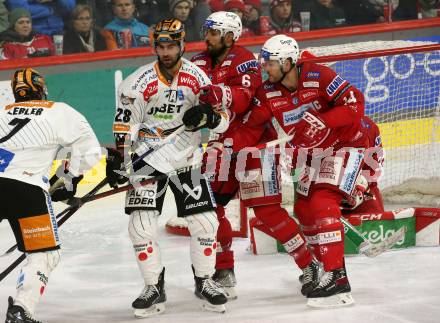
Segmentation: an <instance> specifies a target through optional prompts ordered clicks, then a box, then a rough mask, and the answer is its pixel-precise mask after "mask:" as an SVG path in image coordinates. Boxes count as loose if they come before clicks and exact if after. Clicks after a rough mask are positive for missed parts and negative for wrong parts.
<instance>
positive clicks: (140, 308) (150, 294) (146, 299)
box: [131, 268, 167, 318]
mask: <svg viewBox="0 0 440 323" xmlns="http://www.w3.org/2000/svg"><path fill="white" fill-rule="evenodd" d="M164 275H165V268H164V269H163V270H162V273H161V274H160V276H159V281H158V283H157V284H156V285H147V286H145V287H144V289H143V290H142V292H141V294H140V295H139V296H138V298H136V300H135V301H134V302H133V303H132V305H131V306H132V307H133V308H134V316H135V317H137V318H145V317H150V316H155V315H158V314H160V313H162V312H163V311H165V301H166V300H167V296H166V294H165V288H164V283H165V281H164Z"/></svg>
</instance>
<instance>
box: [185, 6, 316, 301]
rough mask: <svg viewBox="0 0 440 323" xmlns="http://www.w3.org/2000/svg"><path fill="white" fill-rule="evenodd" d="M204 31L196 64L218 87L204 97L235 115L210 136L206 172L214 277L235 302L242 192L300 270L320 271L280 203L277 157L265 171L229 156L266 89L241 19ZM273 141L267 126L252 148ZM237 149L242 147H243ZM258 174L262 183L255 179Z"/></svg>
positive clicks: (212, 22)
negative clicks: (243, 38)
mask: <svg viewBox="0 0 440 323" xmlns="http://www.w3.org/2000/svg"><path fill="white" fill-rule="evenodd" d="M204 28H205V30H204V31H205V41H206V44H207V50H206V51H205V52H202V53H200V54H198V55H196V56H194V57H193V58H192V61H193V62H194V63H195V64H196V65H198V66H199V67H200V68H202V69H203V70H204V71H205V72H206V73H207V74H208V76H209V77H210V78H211V80H212V83H213V85H210V86H208V87H207V88H206V89H205V91H206V94H205V96H204V97H203V95H202V96H201V97H200V99H201V100H206V102H208V103H210V104H212V105H216V104H219V103H220V102H223V103H224V102H226V104H227V106H228V107H229V114H230V116H231V118H230V120H231V122H230V125H229V128H228V130H227V131H226V132H225V133H224V134H222V135H221V136H218V137H216V138H212V137H211V138H210V139H211V140H210V142H209V145H208V150H207V153H206V155H205V157H206V158H205V161H206V164H207V172H208V173H211V174H213V176H212V177H213V182H212V188H213V191H214V195H215V198H216V202H217V216H218V219H219V223H220V225H219V228H218V231H217V239H218V242H219V244H220V248H218V249H217V262H216V274H215V275H214V279H216V281H217V282H219V283H221V284H222V286H223V287H224V288H225V290H226V291H227V293H228V297H229V298H231V299H234V298H236V293H235V290H234V286H235V284H236V280H235V275H234V256H233V251H232V250H231V244H232V228H231V224H230V223H229V221H228V219H227V218H226V216H225V209H224V207H225V206H226V205H227V203H228V202H229V201H230V200H231V199H232V198H233V197H234V195H235V194H236V193H237V191H238V190H239V189H240V198H241V199H242V200H243V202H244V205H245V206H246V207H253V209H254V213H255V215H256V216H257V217H258V218H259V219H260V220H262V222H263V223H264V224H265V225H266V226H267V227H268V228H269V229H270V231H271V232H272V233H273V235H274V237H275V238H276V239H278V240H279V241H281V242H282V243H283V244H284V246H285V247H286V249H287V250H288V251H289V253H290V254H291V255H292V256H293V257H294V258H295V260H296V261H297V263H298V264H299V265H300V267H301V268H303V269H304V270H305V269H306V268H308V267H309V266H312V265H313V266H315V268H316V269H318V263H317V262H316V261H315V262H313V263H312V255H311V253H310V252H309V251H308V249H307V246H306V243H305V239H304V237H303V236H302V235H301V233H300V230H299V227H298V226H297V225H296V223H295V221H294V220H293V219H292V218H290V217H289V215H288V213H287V211H286V210H285V209H283V208H282V207H281V205H280V203H281V191H280V183H279V173H278V171H277V170H278V167H277V166H278V158H277V157H276V156H274V155H271V154H266V157H267V158H265V159H264V160H266V165H265V166H266V167H263V164H262V163H261V159H260V155H259V153H258V155H257V156H255V157H251V156H245V157H247V158H244V159H241V160H240V159H239V160H237V159H236V158H234V157H232V156H229V157H231V158H227V157H226V156H228V152H230V151H231V149H234V150H235V143H234V141H237V143H238V141H239V139H240V134H239V132H238V131H237V130H238V128H237V127H238V126H239V125H241V124H242V120H243V117H244V115H245V114H246V113H247V112H248V108H249V106H250V103H251V100H252V98H253V96H254V93H255V90H256V88H257V87H258V86H260V85H261V70H260V65H259V64H258V62H257V60H256V59H255V57H254V55H253V53H251V52H250V51H248V50H247V49H245V48H243V47H240V46H238V45H236V44H235V43H234V42H235V41H236V40H237V39H238V37H239V36H240V31H241V22H240V19H239V18H238V16H236V15H235V14H234V13H230V12H216V13H213V14H212V15H210V16H209V17H208V18H207V20H206V22H205V25H204ZM274 138H276V131H275V130H274V129H273V127H267V128H265V129H263V131H261V132H259V133H258V135H257V136H256V137H255V140H254V142H253V143H250V144H257V143H258V142H259V141H260V140H263V141H268V140H272V139H274ZM238 146H239V147H241V146H240V144H239V143H238ZM231 159H232V160H231ZM212 166H213V167H212ZM265 170H266V171H267V172H266V173H265ZM255 174H256V175H257V177H258V180H255V178H253V175H255ZM249 175H251V176H249ZM250 178H252V179H250ZM266 178H267V179H268V180H265V179H266ZM308 272H310V273H309V274H308V275H307V277H308V278H307V279H308V282H307V283H306V284H304V285H303V288H302V291H303V293H304V294H305V293H306V292H307V290H308V289H309V288H311V287H313V286H314V285H313V283H315V284H316V282H317V279H318V277H317V270H314V271H312V270H310V269H308Z"/></svg>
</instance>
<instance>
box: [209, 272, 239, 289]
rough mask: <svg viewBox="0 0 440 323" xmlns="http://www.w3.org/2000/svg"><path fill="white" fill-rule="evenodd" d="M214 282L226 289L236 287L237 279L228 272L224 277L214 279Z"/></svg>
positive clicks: (219, 276)
mask: <svg viewBox="0 0 440 323" xmlns="http://www.w3.org/2000/svg"><path fill="white" fill-rule="evenodd" d="M214 281H215V282H216V283H217V284H220V285H221V286H224V287H234V286H235V279H234V277H233V276H232V273H230V272H227V273H225V274H223V275H218V276H217V277H216V278H214Z"/></svg>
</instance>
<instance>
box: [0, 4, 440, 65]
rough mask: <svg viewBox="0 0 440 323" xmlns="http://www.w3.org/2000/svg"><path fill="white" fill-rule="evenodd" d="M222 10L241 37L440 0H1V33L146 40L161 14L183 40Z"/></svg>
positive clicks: (91, 45)
mask: <svg viewBox="0 0 440 323" xmlns="http://www.w3.org/2000/svg"><path fill="white" fill-rule="evenodd" d="M17 8H21V9H25V10H27V12H29V13H30V20H31V21H30V25H32V24H33V29H32V30H33V31H32V33H31V34H29V35H27V36H26V35H24V34H19V33H18V32H17V30H16V29H15V26H13V27H12V28H11V25H10V20H9V18H8V17H9V16H8V14H9V13H10V12H11V11H13V10H14V9H17ZM220 10H224V11H230V12H234V13H236V14H237V15H238V16H239V17H240V18H241V19H242V22H243V33H242V36H241V38H246V37H253V36H259V35H266V36H271V35H275V34H280V33H291V32H299V31H307V30H316V29H324V28H327V29H328V28H337V27H341V26H355V25H364V24H374V23H386V22H392V21H401V20H409V19H421V18H433V17H439V16H440V0H356V1H355V0H0V33H2V32H6V33H5V34H2V35H3V38H4V39H3V40H2V41H3V43H5V42H6V41H8V42H11V41H13V42H17V43H20V44H25V43H27V42H29V39H34V41H35V40H36V39H39V40H40V41H41V39H43V38H42V36H43V35H48V36H53V35H63V34H64V40H63V43H64V44H63V47H64V48H63V53H65V54H67V53H83V52H96V51H102V50H106V49H107V50H114V49H123V48H132V47H146V46H149V45H150V37H151V35H150V33H151V30H153V29H152V28H153V27H154V25H155V24H156V23H157V22H159V21H160V20H162V19H165V18H177V19H180V20H181V21H182V22H183V23H184V25H185V31H186V41H187V42H192V41H200V40H201V39H200V30H201V28H202V25H203V23H204V21H205V19H206V18H207V17H208V16H209V15H210V14H211V13H212V12H215V11H220ZM18 28H20V27H18ZM32 37H34V38H32ZM47 39H48V41H49V42H50V41H51V37H48V38H47ZM40 41H39V42H40ZM34 47H35V46H34ZM49 47H50V46H49V45H47V46H46V47H45V46H42V47H41V48H49ZM57 48H58V47H57ZM43 52H44V50H41V49H40V50H36V51H35V52H34V53H33V54H31V56H32V55H35V56H41V55H44V54H43ZM49 53H50V50H49V51H48V52H47V55H49ZM57 54H58V49H57ZM27 56H29V55H27ZM3 58H4V57H3Z"/></svg>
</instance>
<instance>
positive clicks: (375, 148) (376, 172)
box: [361, 116, 385, 188]
mask: <svg viewBox="0 0 440 323" xmlns="http://www.w3.org/2000/svg"><path fill="white" fill-rule="evenodd" d="M361 126H362V127H363V128H364V129H365V132H366V134H367V137H368V143H369V150H368V151H367V152H366V154H365V164H364V167H363V168H364V170H366V171H367V174H365V175H368V176H365V175H364V176H365V178H366V179H367V180H368V185H369V186H370V188H371V187H374V186H377V181H378V179H379V177H380V176H381V175H382V172H383V163H384V160H385V152H384V150H383V146H382V139H381V137H380V131H379V127H378V126H377V125H376V124H375V123H374V121H373V120H371V119H370V118H369V117H367V116H364V117H362V120H361Z"/></svg>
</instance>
